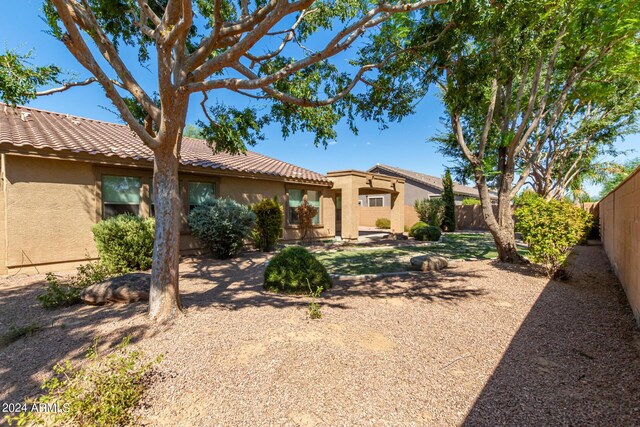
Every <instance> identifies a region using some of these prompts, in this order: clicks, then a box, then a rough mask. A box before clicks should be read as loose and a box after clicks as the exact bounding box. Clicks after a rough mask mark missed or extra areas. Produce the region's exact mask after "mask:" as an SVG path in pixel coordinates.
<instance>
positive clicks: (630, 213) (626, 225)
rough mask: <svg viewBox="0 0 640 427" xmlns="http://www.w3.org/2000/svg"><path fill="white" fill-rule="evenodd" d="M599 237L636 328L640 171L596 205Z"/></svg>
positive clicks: (639, 302)
mask: <svg viewBox="0 0 640 427" xmlns="http://www.w3.org/2000/svg"><path fill="white" fill-rule="evenodd" d="M599 211H600V236H601V239H602V243H603V246H604V250H605V252H606V253H607V256H608V257H609V261H610V262H611V265H612V267H613V269H614V271H615V272H616V275H617V276H618V278H619V279H620V282H621V283H622V286H623V287H624V290H625V292H626V294H627V298H628V299H629V304H630V305H631V308H632V309H633V313H634V316H635V318H636V321H637V322H638V324H639V325H640V267H639V266H640V168H639V169H637V170H636V172H635V173H634V174H633V175H632V176H630V177H629V178H628V179H627V180H626V181H625V182H624V183H622V184H621V185H620V186H618V187H617V188H616V189H615V190H614V191H612V192H611V193H609V195H608V196H607V197H605V198H604V199H602V200H601V201H600V208H599Z"/></svg>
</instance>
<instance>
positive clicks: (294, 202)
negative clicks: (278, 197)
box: [289, 190, 304, 224]
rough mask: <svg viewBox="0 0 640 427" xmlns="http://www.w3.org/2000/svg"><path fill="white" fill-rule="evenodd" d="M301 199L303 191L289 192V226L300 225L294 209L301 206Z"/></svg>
mask: <svg viewBox="0 0 640 427" xmlns="http://www.w3.org/2000/svg"><path fill="white" fill-rule="evenodd" d="M303 198H304V191H303V190H289V224H298V223H300V219H299V218H298V212H297V211H296V209H297V208H298V206H300V205H301V204H302V199H303Z"/></svg>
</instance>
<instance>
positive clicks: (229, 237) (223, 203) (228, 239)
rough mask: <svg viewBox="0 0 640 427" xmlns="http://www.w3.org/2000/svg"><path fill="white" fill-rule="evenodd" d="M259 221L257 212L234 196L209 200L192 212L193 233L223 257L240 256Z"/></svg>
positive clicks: (207, 246)
mask: <svg viewBox="0 0 640 427" xmlns="http://www.w3.org/2000/svg"><path fill="white" fill-rule="evenodd" d="M255 224H256V215H255V214H254V213H253V212H251V210H250V209H249V208H248V207H246V206H243V205H241V204H240V203H238V202H236V201H233V200H231V199H214V200H210V201H207V202H205V203H204V204H202V205H200V206H197V207H195V208H194V209H193V210H192V211H191V213H190V214H189V227H190V228H191V232H192V233H193V235H194V236H196V237H197V238H198V240H200V242H201V243H202V244H203V245H204V246H205V247H206V248H207V249H208V250H210V251H211V253H213V255H214V256H215V257H216V258H220V259H227V258H232V257H234V256H236V255H238V254H239V253H240V251H241V250H242V248H243V246H244V242H243V241H244V239H246V238H247V237H248V236H249V234H250V233H251V230H252V229H253V227H254V226H255Z"/></svg>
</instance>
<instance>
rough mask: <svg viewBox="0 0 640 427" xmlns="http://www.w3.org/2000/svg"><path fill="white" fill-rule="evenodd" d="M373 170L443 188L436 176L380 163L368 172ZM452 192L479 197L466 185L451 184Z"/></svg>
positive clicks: (439, 188)
mask: <svg viewBox="0 0 640 427" xmlns="http://www.w3.org/2000/svg"><path fill="white" fill-rule="evenodd" d="M374 169H378V170H379V171H380V172H379V173H383V174H384V173H385V172H389V173H392V174H395V175H399V176H401V177H403V178H405V179H410V180H413V181H417V182H419V183H422V184H425V185H428V186H430V187H433V188H436V189H438V190H443V189H444V186H443V185H442V178H438V177H437V176H432V175H426V174H424V173H418V172H414V171H410V170H407V169H402V168H397V167H394V166H388V165H381V164H380V163H378V164H377V165H375V166H374V167H372V168H370V169H369V172H372V171H373V170H374ZM453 192H454V193H455V194H458V195H461V196H469V197H476V198H478V197H480V195H479V193H478V189H477V188H475V187H468V186H466V185H462V184H458V183H457V182H454V183H453ZM491 196H492V197H495V195H494V194H493V193H491Z"/></svg>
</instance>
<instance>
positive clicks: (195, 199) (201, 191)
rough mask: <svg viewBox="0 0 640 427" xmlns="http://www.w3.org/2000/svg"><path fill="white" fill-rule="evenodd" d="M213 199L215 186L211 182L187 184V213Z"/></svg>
mask: <svg viewBox="0 0 640 427" xmlns="http://www.w3.org/2000/svg"><path fill="white" fill-rule="evenodd" d="M215 197H216V185H215V184H214V183H213V182H189V212H191V209H193V208H195V207H196V206H200V205H201V204H203V203H204V202H206V201H208V200H213V199H215Z"/></svg>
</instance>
